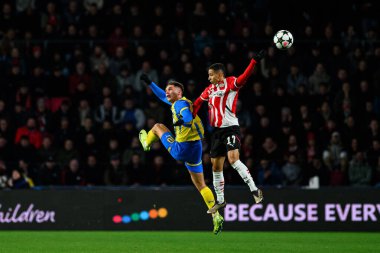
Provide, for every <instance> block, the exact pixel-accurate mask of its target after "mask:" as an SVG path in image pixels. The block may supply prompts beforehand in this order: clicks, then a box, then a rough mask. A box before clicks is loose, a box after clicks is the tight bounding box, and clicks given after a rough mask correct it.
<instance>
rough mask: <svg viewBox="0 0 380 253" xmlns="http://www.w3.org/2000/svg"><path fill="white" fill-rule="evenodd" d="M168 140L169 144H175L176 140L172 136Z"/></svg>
mask: <svg viewBox="0 0 380 253" xmlns="http://www.w3.org/2000/svg"><path fill="white" fill-rule="evenodd" d="M166 140H167V141H168V142H169V143H173V142H174V138H173V137H171V136H168V137H166Z"/></svg>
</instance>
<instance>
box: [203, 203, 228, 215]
mask: <svg viewBox="0 0 380 253" xmlns="http://www.w3.org/2000/svg"><path fill="white" fill-rule="evenodd" d="M226 205H227V203H226V201H224V202H223V203H215V205H214V206H213V207H211V208H210V209H208V210H207V213H216V211H218V210H219V209H220V208H223V207H225V206H226Z"/></svg>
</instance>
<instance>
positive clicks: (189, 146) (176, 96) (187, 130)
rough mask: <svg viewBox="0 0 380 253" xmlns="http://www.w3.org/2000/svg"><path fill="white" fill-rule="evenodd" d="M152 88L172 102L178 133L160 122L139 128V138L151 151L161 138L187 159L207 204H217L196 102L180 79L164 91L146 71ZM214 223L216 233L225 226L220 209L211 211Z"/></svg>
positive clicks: (172, 152) (177, 155)
mask: <svg viewBox="0 0 380 253" xmlns="http://www.w3.org/2000/svg"><path fill="white" fill-rule="evenodd" d="M140 79H141V80H143V81H144V82H146V83H147V84H149V87H150V88H151V89H152V91H153V93H154V94H155V95H156V96H157V97H158V98H159V99H161V100H162V101H163V102H165V103H166V104H168V105H170V106H171V111H172V114H173V124H174V130H175V136H174V135H173V134H172V133H171V132H170V130H169V129H168V128H167V127H166V126H165V125H164V124H160V123H157V124H155V125H154V126H153V128H152V129H151V130H149V132H148V133H147V132H146V131H145V130H144V129H143V130H141V131H140V134H139V138H140V142H141V144H142V146H143V148H144V150H145V151H149V150H150V147H151V145H152V143H153V142H156V141H158V140H161V142H162V144H163V145H164V146H165V148H166V149H167V150H168V152H169V153H170V155H171V156H172V157H173V158H174V159H176V160H178V161H182V162H184V163H185V166H186V168H187V169H188V171H189V173H190V176H191V180H192V181H193V183H194V185H195V187H196V188H197V190H198V191H199V192H200V194H201V195H202V197H203V200H204V201H205V202H206V205H207V207H208V208H209V209H210V208H212V207H213V206H214V204H215V198H214V195H213V193H212V191H211V190H210V188H209V187H207V185H206V183H205V180H204V176H203V166H202V138H203V136H204V129H203V124H202V121H201V119H200V118H199V117H198V115H195V117H193V115H192V112H193V103H192V102H191V101H190V100H188V99H186V98H185V97H183V91H184V87H183V85H182V84H181V83H179V82H175V81H169V82H168V84H167V85H166V88H165V91H164V90H162V89H161V88H159V87H158V86H157V85H156V84H155V83H154V82H152V81H151V80H150V79H149V78H148V76H147V75H145V74H143V75H142V76H141V78H140ZM212 216H213V223H214V230H213V232H214V234H218V233H219V232H220V231H221V230H222V227H223V222H224V220H223V217H222V216H221V215H220V214H219V212H215V213H213V214H212Z"/></svg>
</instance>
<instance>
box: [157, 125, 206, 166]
mask: <svg viewBox="0 0 380 253" xmlns="http://www.w3.org/2000/svg"><path fill="white" fill-rule="evenodd" d="M161 142H162V144H164V146H165V148H166V149H167V150H168V151H169V153H170V154H171V156H172V157H173V158H174V159H176V160H177V161H181V162H184V163H185V166H186V168H187V169H188V170H190V171H191V172H195V173H201V172H203V165H202V141H200V140H198V141H186V142H177V141H175V138H174V136H173V134H172V133H171V132H166V133H164V134H163V135H162V136H161Z"/></svg>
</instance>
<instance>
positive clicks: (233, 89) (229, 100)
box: [200, 76, 240, 128]
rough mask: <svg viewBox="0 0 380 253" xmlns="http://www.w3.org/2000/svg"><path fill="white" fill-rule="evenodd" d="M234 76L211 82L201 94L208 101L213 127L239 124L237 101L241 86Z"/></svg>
mask: <svg viewBox="0 0 380 253" xmlns="http://www.w3.org/2000/svg"><path fill="white" fill-rule="evenodd" d="M236 80H237V78H236V77H234V76H230V77H227V78H225V79H223V83H220V84H210V85H209V86H208V87H207V88H206V89H205V90H204V91H203V92H202V94H201V96H200V98H201V99H202V100H203V101H208V116H209V121H210V125H211V126H213V127H220V128H223V127H229V126H238V125H239V121H238V118H237V117H236V102H237V100H238V93H239V89H240V88H239V87H238V86H237V85H236Z"/></svg>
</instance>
